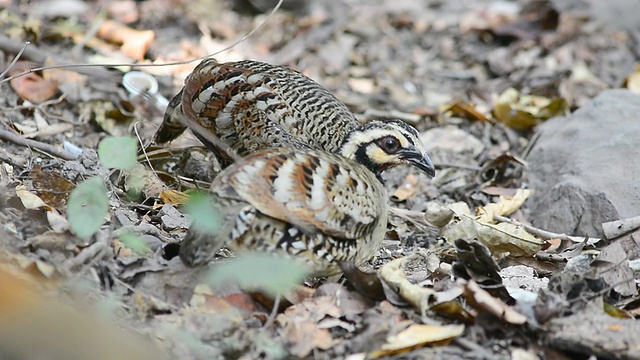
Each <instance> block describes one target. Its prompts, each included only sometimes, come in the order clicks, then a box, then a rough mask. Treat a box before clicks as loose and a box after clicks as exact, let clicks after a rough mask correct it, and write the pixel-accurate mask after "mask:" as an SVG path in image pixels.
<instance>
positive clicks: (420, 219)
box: [388, 206, 436, 232]
mask: <svg viewBox="0 0 640 360" xmlns="http://www.w3.org/2000/svg"><path fill="white" fill-rule="evenodd" d="M388 211H389V214H391V215H395V216H397V217H399V218H401V219H404V220H406V221H408V222H410V223H412V224H413V225H415V226H416V227H417V228H419V229H420V230H422V231H424V232H427V231H429V230H434V229H436V227H435V226H433V225H431V224H429V222H427V221H426V220H425V218H424V215H425V214H424V213H423V212H420V211H413V210H406V209H401V208H398V207H395V206H389V207H388Z"/></svg>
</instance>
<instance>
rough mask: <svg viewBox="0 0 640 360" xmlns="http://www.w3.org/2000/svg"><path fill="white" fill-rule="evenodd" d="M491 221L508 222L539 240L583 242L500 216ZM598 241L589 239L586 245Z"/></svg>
mask: <svg viewBox="0 0 640 360" xmlns="http://www.w3.org/2000/svg"><path fill="white" fill-rule="evenodd" d="M493 219H494V220H496V221H502V222H508V223H510V224H513V225H517V226H522V227H523V228H525V229H526V230H527V231H528V232H530V233H532V234H535V235H538V236H540V237H541V238H543V239H547V240H549V239H560V240H569V241H572V242H576V243H581V242H583V241H584V240H585V237H581V236H569V235H567V234H559V233H554V232H551V231H547V230H542V229H538V228H537V227H533V226H531V225H525V224H522V223H520V222H517V221H515V220H513V219H510V218H508V217H506V216H502V215H496V214H494V215H493ZM600 240H602V239H599V238H589V240H588V242H587V243H588V244H590V245H592V244H595V243H597V242H599V241H600Z"/></svg>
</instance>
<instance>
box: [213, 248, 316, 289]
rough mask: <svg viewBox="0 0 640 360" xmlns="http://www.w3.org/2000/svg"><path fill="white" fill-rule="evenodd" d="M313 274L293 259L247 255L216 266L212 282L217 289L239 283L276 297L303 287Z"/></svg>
mask: <svg viewBox="0 0 640 360" xmlns="http://www.w3.org/2000/svg"><path fill="white" fill-rule="evenodd" d="M309 274H310V272H309V270H308V269H307V268H305V267H304V266H303V265H301V264H300V263H299V262H297V261H295V260H293V259H289V258H284V257H279V256H276V255H273V254H265V253H256V252H243V253H241V254H240V255H239V257H238V258H237V259H234V260H231V261H227V262H224V263H221V264H218V265H216V266H215V267H214V268H213V269H212V270H211V272H210V273H209V275H208V280H209V282H210V283H211V285H213V286H216V285H220V284H223V283H226V282H235V283H237V284H239V285H240V286H241V287H242V288H243V289H245V290H251V289H254V290H261V291H264V292H266V293H267V294H269V295H271V296H273V297H275V296H276V295H278V294H281V293H283V292H286V291H288V290H291V288H292V287H294V286H295V285H297V284H300V283H301V282H302V280H304V278H305V277H307V276H309Z"/></svg>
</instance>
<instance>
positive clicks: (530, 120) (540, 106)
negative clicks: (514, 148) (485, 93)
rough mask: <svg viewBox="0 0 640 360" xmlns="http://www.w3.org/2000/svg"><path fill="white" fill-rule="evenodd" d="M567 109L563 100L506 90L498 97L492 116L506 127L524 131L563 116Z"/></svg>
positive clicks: (511, 89)
mask: <svg viewBox="0 0 640 360" xmlns="http://www.w3.org/2000/svg"><path fill="white" fill-rule="evenodd" d="M567 108H568V104H567V101H566V100H564V99H563V98H551V99H550V98H546V97H543V96H535V95H525V94H522V93H520V92H519V91H518V90H516V89H514V88H508V89H507V90H505V91H504V92H503V93H502V94H500V96H498V99H497V100H496V104H495V106H494V108H493V114H494V116H495V117H496V119H497V120H498V121H500V122H502V123H504V124H505V125H506V126H509V127H511V128H514V129H519V130H526V129H530V128H532V127H534V126H536V125H538V124H540V123H542V122H543V121H544V120H547V119H549V118H552V117H555V116H562V115H564V114H565V112H566V110H567Z"/></svg>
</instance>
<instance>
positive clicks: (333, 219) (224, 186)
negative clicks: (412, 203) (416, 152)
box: [179, 141, 400, 276]
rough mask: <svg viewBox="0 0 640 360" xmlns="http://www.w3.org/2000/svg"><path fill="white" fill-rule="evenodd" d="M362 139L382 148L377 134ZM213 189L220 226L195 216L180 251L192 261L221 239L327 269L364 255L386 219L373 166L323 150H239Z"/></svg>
mask: <svg viewBox="0 0 640 360" xmlns="http://www.w3.org/2000/svg"><path fill="white" fill-rule="evenodd" d="M362 146H363V147H365V148H369V147H374V148H378V149H379V150H380V151H383V152H384V151H385V150H384V149H383V148H382V147H380V146H379V144H378V142H376V141H374V142H372V143H371V144H362ZM399 151H400V150H398V151H395V152H392V153H388V156H389V159H391V158H397V157H398V155H397V154H398V152H399ZM362 153H363V154H365V156H369V155H370V154H373V155H374V156H375V155H377V151H367V150H363V151H362ZM370 160H371V161H372V162H375V161H376V160H375V158H371V159H370ZM210 195H211V196H210V198H209V200H210V202H211V204H212V206H213V208H214V209H215V213H216V214H217V220H216V221H218V223H216V226H217V230H216V231H215V232H213V233H208V232H203V231H201V230H198V228H197V227H196V224H195V223H194V224H192V226H191V228H190V229H189V231H188V233H187V235H186V236H185V238H184V240H183V241H182V243H181V245H180V251H179V257H180V259H181V260H182V262H183V263H184V264H186V265H187V266H190V267H195V266H201V265H204V264H206V263H208V262H209V261H210V260H211V259H212V258H213V257H214V255H215V253H216V251H217V250H219V249H220V248H221V247H223V246H225V247H227V248H229V249H230V250H232V251H234V252H236V253H241V252H242V251H247V250H248V251H253V252H262V253H268V254H277V255H281V256H284V257H288V258H292V259H295V260H297V261H299V262H302V264H303V265H306V267H307V268H308V269H309V270H310V273H311V274H312V276H330V275H334V274H339V273H340V272H341V270H340V268H339V265H338V264H339V262H343V261H348V262H353V263H355V264H356V265H360V264H362V263H363V262H365V261H367V260H369V259H370V258H371V257H372V256H373V255H374V253H375V251H376V250H377V249H378V248H379V247H380V246H381V244H382V240H383V237H384V234H385V232H386V227H387V203H386V199H387V195H386V190H385V188H384V185H383V184H382V182H380V180H379V179H378V178H377V176H376V175H375V173H374V172H373V171H371V169H370V168H368V167H366V166H365V165H362V164H360V163H357V162H355V161H353V160H350V159H347V158H344V157H342V156H340V155H337V154H333V153H329V152H326V151H322V150H315V149H294V148H272V149H267V150H262V151H260V152H257V153H254V154H250V155H248V156H246V157H243V158H240V159H239V160H237V161H236V162H235V163H234V164H232V165H230V166H228V167H227V168H226V169H224V170H223V171H222V172H221V173H220V174H219V175H218V176H217V177H216V178H215V179H214V180H213V183H212V184H211V188H210Z"/></svg>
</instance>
